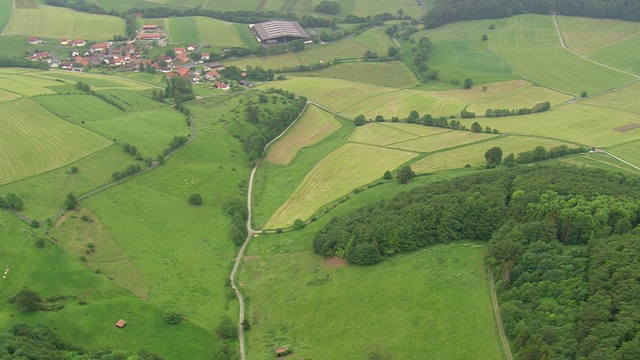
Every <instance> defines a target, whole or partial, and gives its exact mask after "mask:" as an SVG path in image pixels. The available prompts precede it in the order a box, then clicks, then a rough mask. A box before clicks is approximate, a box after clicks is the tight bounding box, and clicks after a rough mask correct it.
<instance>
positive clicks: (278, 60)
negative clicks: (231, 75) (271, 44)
mask: <svg viewBox="0 0 640 360" xmlns="http://www.w3.org/2000/svg"><path fill="white" fill-rule="evenodd" d="M223 63H224V65H225V66H236V67H238V68H240V69H246V68H247V66H251V67H254V68H255V67H258V66H260V67H261V68H263V69H266V70H268V69H283V68H289V67H295V66H298V65H300V62H299V61H298V59H297V58H296V55H295V53H286V54H279V55H273V56H250V57H246V58H242V59H235V60H231V61H227V60H225V61H224V62H223Z"/></svg>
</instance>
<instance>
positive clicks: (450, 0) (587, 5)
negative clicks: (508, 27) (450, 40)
mask: <svg viewBox="0 0 640 360" xmlns="http://www.w3.org/2000/svg"><path fill="white" fill-rule="evenodd" d="M553 12H555V13H557V14H559V15H567V16H584V17H593V18H611V19H620V20H628V21H640V2H638V1H624V0H527V1H522V0H482V1H476V0H436V2H435V6H432V7H430V8H429V13H428V14H427V15H426V16H425V17H424V18H423V22H424V25H425V26H426V27H427V28H435V27H438V26H441V25H444V24H448V23H452V22H456V21H464V20H477V19H500V18H504V17H508V16H513V15H518V14H528V13H533V14H546V15H549V14H551V13H553Z"/></svg>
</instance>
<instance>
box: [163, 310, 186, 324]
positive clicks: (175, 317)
mask: <svg viewBox="0 0 640 360" xmlns="http://www.w3.org/2000/svg"><path fill="white" fill-rule="evenodd" d="M181 321H182V315H180V314H179V313H177V312H175V311H169V312H168V313H166V314H165V315H164V322H166V323H167V324H169V325H175V324H179V323H180V322H181Z"/></svg>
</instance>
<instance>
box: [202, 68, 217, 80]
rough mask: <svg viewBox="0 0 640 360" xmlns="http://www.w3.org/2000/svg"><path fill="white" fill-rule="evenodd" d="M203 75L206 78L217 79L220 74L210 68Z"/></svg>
mask: <svg viewBox="0 0 640 360" xmlns="http://www.w3.org/2000/svg"><path fill="white" fill-rule="evenodd" d="M204 77H205V78H207V80H217V79H218V78H219V77H220V74H219V73H218V72H217V71H215V70H211V71H209V72H208V73H207V74H206V75H205V76H204Z"/></svg>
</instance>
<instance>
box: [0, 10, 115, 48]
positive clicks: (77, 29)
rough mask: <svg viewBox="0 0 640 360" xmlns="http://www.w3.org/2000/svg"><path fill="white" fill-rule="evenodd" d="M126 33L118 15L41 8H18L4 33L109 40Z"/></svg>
mask: <svg viewBox="0 0 640 360" xmlns="http://www.w3.org/2000/svg"><path fill="white" fill-rule="evenodd" d="M124 30H125V29H124V20H123V19H120V18H117V17H115V16H108V15H95V14H88V13H82V12H77V11H74V10H71V9H67V8H61V7H55V6H46V5H39V6H38V8H37V9H15V10H14V13H13V17H12V19H11V22H10V23H9V24H8V26H7V27H6V28H5V29H4V34H5V35H27V36H39V37H47V38H63V37H68V38H82V39H90V40H106V39H110V38H111V37H112V36H113V35H117V34H124Z"/></svg>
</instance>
